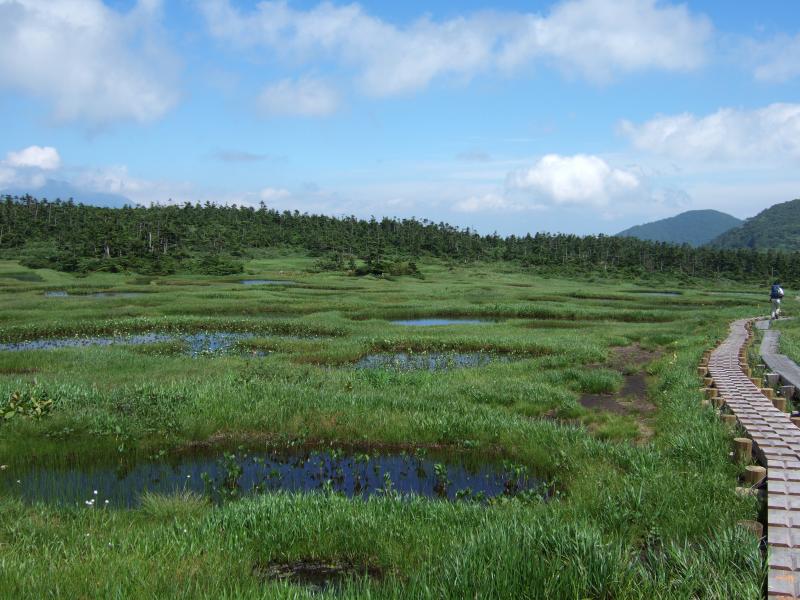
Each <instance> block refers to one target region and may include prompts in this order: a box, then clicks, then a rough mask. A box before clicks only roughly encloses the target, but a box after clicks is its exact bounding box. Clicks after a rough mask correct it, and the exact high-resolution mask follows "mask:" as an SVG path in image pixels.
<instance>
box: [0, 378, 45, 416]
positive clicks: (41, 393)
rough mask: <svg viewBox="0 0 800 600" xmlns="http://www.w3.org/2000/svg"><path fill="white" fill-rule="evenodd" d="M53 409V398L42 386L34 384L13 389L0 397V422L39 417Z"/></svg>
mask: <svg viewBox="0 0 800 600" xmlns="http://www.w3.org/2000/svg"><path fill="white" fill-rule="evenodd" d="M52 409H53V399H52V398H51V397H50V396H49V394H48V393H47V390H45V389H44V388H42V387H40V386H37V385H34V386H30V387H28V388H27V389H25V390H22V391H19V390H15V391H13V392H11V393H9V394H8V395H7V396H6V397H5V398H2V399H0V417H2V419H0V423H2V422H3V421H6V422H8V421H11V420H12V419H25V418H27V419H40V418H41V417H44V416H45V415H47V414H49V413H50V411H51V410H52Z"/></svg>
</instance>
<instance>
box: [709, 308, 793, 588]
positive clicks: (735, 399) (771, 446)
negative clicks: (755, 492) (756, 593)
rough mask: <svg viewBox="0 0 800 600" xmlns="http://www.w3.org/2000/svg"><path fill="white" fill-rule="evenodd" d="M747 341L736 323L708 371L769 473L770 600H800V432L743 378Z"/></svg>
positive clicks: (742, 322) (742, 324)
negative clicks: (741, 355)
mask: <svg viewBox="0 0 800 600" xmlns="http://www.w3.org/2000/svg"><path fill="white" fill-rule="evenodd" d="M748 337H749V332H748V330H747V321H745V320H740V321H735V322H734V323H732V324H731V331H730V335H729V336H728V337H727V339H725V341H723V342H722V344H720V345H719V347H718V348H717V349H716V350H714V351H713V352H712V353H711V357H710V359H709V362H708V370H709V373H710V375H711V377H712V378H713V379H714V383H715V385H716V388H717V390H718V392H717V393H718V394H719V397H720V399H721V401H722V402H723V403H724V404H725V405H726V406H727V407H728V408H729V409H730V411H731V412H732V413H733V414H734V415H736V418H737V419H738V421H739V423H740V424H741V425H742V427H744V429H745V430H746V431H747V434H748V435H749V436H750V437H751V438H752V440H753V443H754V446H755V448H756V452H757V456H758V457H759V459H760V460H761V461H762V464H764V466H766V468H767V506H768V511H767V544H768V547H769V581H768V584H767V594H768V597H769V598H770V599H777V598H800V429H798V428H797V427H795V425H794V424H793V423H792V422H791V421H790V419H789V415H788V414H787V413H785V412H782V411H780V410H778V409H777V408H776V407H775V406H774V405H773V403H772V401H771V400H769V399H768V398H767V397H766V396H765V395H763V394H762V392H761V390H760V389H759V388H758V387H757V386H756V385H755V384H754V383H753V382H752V381H751V380H750V378H749V377H748V376H747V374H745V373H744V372H743V370H742V368H741V366H740V364H739V353H740V350H741V349H742V348H743V347H744V345H745V343H746V342H747V340H748Z"/></svg>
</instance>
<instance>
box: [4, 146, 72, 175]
mask: <svg viewBox="0 0 800 600" xmlns="http://www.w3.org/2000/svg"><path fill="white" fill-rule="evenodd" d="M4 162H5V164H6V165H7V166H9V167H17V168H25V167H28V168H31V167H33V168H37V169H42V170H45V171H52V170H53V169H58V168H59V167H60V166H61V157H60V156H59V155H58V150H56V149H55V148H53V147H52V146H44V147H42V146H28V147H27V148H23V149H22V150H19V151H18V152H13V151H12V152H9V153H8V154H7V155H6V160H5V161H4Z"/></svg>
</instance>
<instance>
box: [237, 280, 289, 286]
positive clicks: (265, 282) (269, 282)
mask: <svg viewBox="0 0 800 600" xmlns="http://www.w3.org/2000/svg"><path fill="white" fill-rule="evenodd" d="M239 283H241V284H242V285H294V284H295V282H294V281H282V280H280V279H243V280H242V281H240V282H239Z"/></svg>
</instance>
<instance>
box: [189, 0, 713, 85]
mask: <svg viewBox="0 0 800 600" xmlns="http://www.w3.org/2000/svg"><path fill="white" fill-rule="evenodd" d="M199 6H200V7H201V10H202V11H203V14H204V15H205V18H206V21H207V23H208V27H209V29H210V31H211V33H212V35H214V36H215V37H217V38H218V39H221V40H224V41H226V42H228V43H232V44H235V45H239V46H240V47H261V48H266V49H268V50H269V51H270V52H273V53H277V54H278V55H282V56H284V57H285V58H291V59H292V60H293V61H297V60H300V61H303V60H305V61H313V60H316V59H319V58H323V59H325V60H331V59H333V60H336V61H337V62H338V63H339V64H341V65H344V66H346V67H348V68H351V69H353V71H354V72H355V78H356V81H357V82H358V84H359V86H360V87H361V88H362V89H363V90H364V91H365V92H367V93H368V94H371V95H374V96H388V95H393V94H398V93H404V92H410V91H414V90H418V89H421V88H424V87H426V86H427V85H429V84H430V83H431V82H432V81H433V80H434V79H436V78H439V77H443V76H453V77H457V78H469V77H472V76H474V75H476V74H478V73H481V72H485V71H492V70H497V71H510V70H519V69H522V68H525V67H529V66H530V65H531V64H533V63H535V62H536V61H542V60H544V61H548V62H550V63H553V64H555V65H556V66H557V67H560V68H564V69H568V70H570V71H575V72H577V73H579V74H581V75H583V76H585V77H587V78H589V79H593V80H606V79H609V78H610V77H613V76H614V75H616V74H618V73H625V72H630V71H638V70H643V69H667V70H687V69H694V68H696V67H698V66H700V65H701V64H703V62H704V61H705V58H706V47H705V46H706V42H707V40H708V38H709V37H710V35H711V25H710V23H709V21H708V19H706V18H705V17H702V16H697V15H693V14H691V13H690V12H689V10H688V9H687V8H686V7H685V6H684V5H671V4H668V3H665V2H659V1H657V0H565V1H563V2H561V3H559V4H556V5H555V7H554V8H553V9H552V11H551V12H550V13H549V14H548V15H545V16H543V15H540V14H537V13H513V12H499V11H493V12H488V11H486V12H481V13H475V14H472V15H469V16H466V17H456V18H452V19H449V20H444V21H434V20H432V19H431V18H429V17H422V18H420V19H419V20H417V21H414V22H413V23H411V24H409V25H406V26H397V25H394V24H392V23H388V22H386V21H383V20H381V19H379V18H377V17H374V16H372V15H370V14H368V13H367V12H366V11H365V10H364V9H363V8H362V7H361V6H359V5H358V4H347V5H341V6H339V5H336V4H333V3H331V2H323V3H321V4H319V5H317V6H316V7H313V8H310V9H308V10H302V9H295V8H292V7H290V6H289V4H288V3H287V2H285V1H283V0H267V1H264V2H260V3H259V4H258V5H257V7H256V8H255V10H253V11H250V12H248V13H243V12H242V11H240V10H239V9H237V8H235V7H233V6H232V5H231V3H230V0H200V1H199Z"/></svg>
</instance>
